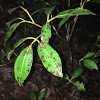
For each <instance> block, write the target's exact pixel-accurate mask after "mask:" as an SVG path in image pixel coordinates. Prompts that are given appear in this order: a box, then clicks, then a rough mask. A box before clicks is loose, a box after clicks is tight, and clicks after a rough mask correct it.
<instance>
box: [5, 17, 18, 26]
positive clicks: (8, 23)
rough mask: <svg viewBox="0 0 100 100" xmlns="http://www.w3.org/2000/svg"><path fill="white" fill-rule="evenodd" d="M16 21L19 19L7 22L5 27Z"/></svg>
mask: <svg viewBox="0 0 100 100" xmlns="http://www.w3.org/2000/svg"><path fill="white" fill-rule="evenodd" d="M18 19H20V18H19V17H18V18H15V19H13V20H11V21H9V22H7V23H6V25H7V26H8V27H10V25H11V23H12V22H14V21H15V20H18Z"/></svg>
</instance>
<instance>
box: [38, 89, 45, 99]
mask: <svg viewBox="0 0 100 100" xmlns="http://www.w3.org/2000/svg"><path fill="white" fill-rule="evenodd" d="M46 93H47V90H46V88H43V89H42V90H41V91H40V94H39V97H38V100H43V99H44V97H45V96H46Z"/></svg>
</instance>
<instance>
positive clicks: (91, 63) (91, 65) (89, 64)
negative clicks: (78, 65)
mask: <svg viewBox="0 0 100 100" xmlns="http://www.w3.org/2000/svg"><path fill="white" fill-rule="evenodd" d="M83 63H84V65H85V66H86V67H87V68H89V69H91V70H92V69H96V70H98V66H97V65H96V63H95V62H94V61H93V60H90V59H84V61H83Z"/></svg>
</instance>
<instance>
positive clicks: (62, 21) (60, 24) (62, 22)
mask: <svg viewBox="0 0 100 100" xmlns="http://www.w3.org/2000/svg"><path fill="white" fill-rule="evenodd" d="M69 18H70V17H65V18H63V19H62V20H61V22H60V23H59V25H58V29H57V30H59V28H60V27H61V26H62V25H63V24H64V23H65V22H66V21H67V20H68V19H69Z"/></svg>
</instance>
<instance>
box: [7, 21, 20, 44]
mask: <svg viewBox="0 0 100 100" xmlns="http://www.w3.org/2000/svg"><path fill="white" fill-rule="evenodd" d="M19 24H20V23H14V24H12V25H11V27H10V29H9V31H8V32H7V34H6V37H5V44H6V42H7V40H8V39H9V38H10V37H11V35H12V33H13V32H14V31H15V30H16V28H17V27H18V26H19Z"/></svg>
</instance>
